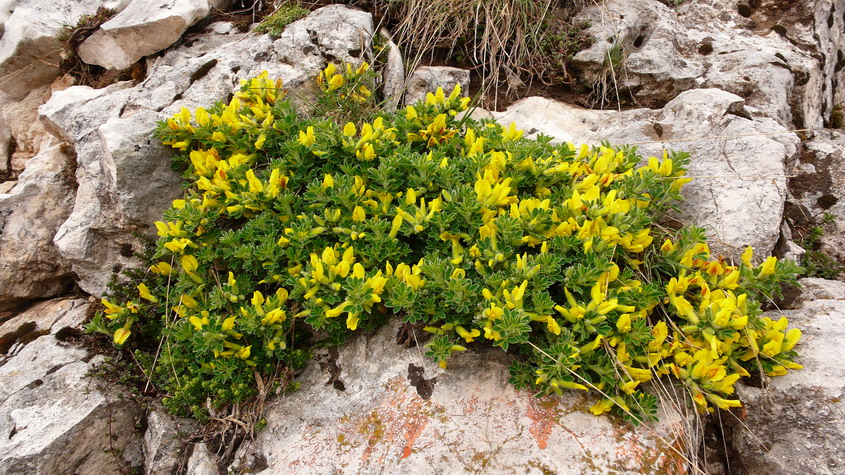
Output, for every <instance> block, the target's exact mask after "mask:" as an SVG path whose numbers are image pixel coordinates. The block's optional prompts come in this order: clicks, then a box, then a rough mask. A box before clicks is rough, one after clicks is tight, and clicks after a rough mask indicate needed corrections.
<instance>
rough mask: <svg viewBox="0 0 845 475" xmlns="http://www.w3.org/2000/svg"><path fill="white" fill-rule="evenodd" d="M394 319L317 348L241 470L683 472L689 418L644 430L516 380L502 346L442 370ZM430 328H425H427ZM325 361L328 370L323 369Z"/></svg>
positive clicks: (238, 461)
mask: <svg viewBox="0 0 845 475" xmlns="http://www.w3.org/2000/svg"><path fill="white" fill-rule="evenodd" d="M400 325H401V324H399V323H398V322H396V321H391V322H389V323H388V324H387V325H386V326H384V327H383V328H382V329H380V330H378V331H377V332H376V333H374V334H371V335H359V336H356V337H354V338H353V339H352V340H351V341H349V342H347V343H346V344H345V345H344V346H343V347H341V348H339V349H338V350H337V353H334V355H336V356H335V357H333V356H332V355H333V352H327V353H324V354H322V355H320V356H318V357H317V360H318V361H316V362H313V363H312V364H310V365H309V367H308V368H307V369H306V370H305V373H304V374H303V375H302V376H301V377H300V382H301V384H302V386H301V389H300V390H298V391H296V392H294V393H292V394H290V395H287V396H284V397H282V398H280V399H277V400H275V401H269V402H268V403H267V405H266V410H267V412H266V419H267V426H266V428H265V429H263V430H262V431H261V432H260V433H259V434H258V435H257V437H256V439H255V440H254V441H253V442H252V443H250V444H244V445H243V446H242V447H241V448H240V449H239V450H238V452H237V454H236V457H235V461H234V463H233V464H232V465H231V466H230V471H234V472H235V473H243V472H249V473H264V474H270V473H292V472H296V473H324V472H335V473H362V472H363V473H371V472H386V473H476V472H481V471H483V472H485V473H515V472H525V471H531V472H534V473H541V472H542V473H588V472H589V473H601V472H610V471H614V472H636V473H665V472H666V471H670V470H683V466H684V465H683V458H682V456H681V455H680V454H678V453H677V452H676V450H675V449H674V448H675V447H681V446H683V442H682V439H684V437H685V435H684V434H685V433H687V432H685V431H686V430H687V429H686V428H685V427H686V426H685V424H684V423H683V419H681V418H680V417H679V416H678V415H677V414H672V413H665V414H662V415H661V416H662V419H661V422H660V423H658V424H657V425H645V426H641V427H639V428H634V427H632V426H629V425H627V424H624V423H622V422H620V421H618V420H615V419H613V418H610V417H596V416H594V415H592V414H590V413H589V411H588V410H587V408H588V407H589V406H590V404H591V403H592V402H591V399H590V398H588V397H586V396H583V395H581V394H575V393H574V392H572V393H566V394H565V395H564V396H562V397H558V398H541V399H538V398H536V397H534V395H533V394H531V393H529V392H522V391H516V390H514V389H513V387H512V386H511V385H510V384H509V383H508V369H507V366H508V364H509V363H508V358H507V355H505V354H504V352H501V351H500V350H498V349H492V348H491V349H489V350H488V351H481V352H473V353H467V354H462V355H461V356H459V357H456V358H453V359H452V360H450V363H449V369H448V370H443V369H441V368H439V367H438V366H437V365H436V364H434V363H433V362H432V361H431V360H430V359H428V358H427V357H425V356H423V354H422V353H423V351H422V350H421V349H420V348H419V347H416V348H405V347H403V346H402V345H399V344H397V341H396V335H397V333H398V331H399V330H400ZM420 337H422V336H420ZM321 368H322V369H321Z"/></svg>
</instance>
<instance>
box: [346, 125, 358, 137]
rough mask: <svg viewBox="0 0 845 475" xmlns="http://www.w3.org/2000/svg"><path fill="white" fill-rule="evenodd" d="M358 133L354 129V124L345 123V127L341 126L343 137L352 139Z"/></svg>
mask: <svg viewBox="0 0 845 475" xmlns="http://www.w3.org/2000/svg"><path fill="white" fill-rule="evenodd" d="M357 133H358V129H356V128H355V124H353V123H352V122H347V123H346V125H344V126H343V135H344V136H346V137H352V136H353V135H355V134H357Z"/></svg>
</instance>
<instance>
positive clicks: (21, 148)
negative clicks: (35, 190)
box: [0, 85, 62, 177]
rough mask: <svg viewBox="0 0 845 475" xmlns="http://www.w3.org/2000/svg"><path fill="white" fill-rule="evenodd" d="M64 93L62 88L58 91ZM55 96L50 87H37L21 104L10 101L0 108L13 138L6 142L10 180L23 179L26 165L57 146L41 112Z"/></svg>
mask: <svg viewBox="0 0 845 475" xmlns="http://www.w3.org/2000/svg"><path fill="white" fill-rule="evenodd" d="M60 89H62V87H61V86H59V87H57V88H56V89H55V90H60ZM53 92H54V89H53V88H52V87H51V86H50V85H45V86H41V87H37V88H35V89H33V90H32V91H31V92H30V93H29V94H27V95H26V97H24V98H23V99H21V100H20V101H8V102H6V103H5V104H2V106H0V116H2V120H3V121H4V122H5V123H6V124H7V127H8V134H9V138H8V139H6V144H7V145H6V151H7V153H8V155H7V156H6V158H7V160H8V161H7V164H8V171H9V174H8V176H10V177H15V176H17V175H19V174H20V173H21V172H22V171H23V170H24V168H26V162H27V161H28V160H29V159H30V158H32V157H34V156H35V155H37V154H38V152H39V151H40V150H41V148H42V147H49V146H50V145H53V144H54V143H55V138H53V137H52V136H50V134H48V133H47V131H46V130H45V129H44V126H43V125H42V124H41V122H39V121H38V108H39V107H40V106H41V105H42V104H44V103H45V102H46V101H47V99H49V98H50V94H52V93H53ZM12 140H13V141H14V144H12V142H11V141H12Z"/></svg>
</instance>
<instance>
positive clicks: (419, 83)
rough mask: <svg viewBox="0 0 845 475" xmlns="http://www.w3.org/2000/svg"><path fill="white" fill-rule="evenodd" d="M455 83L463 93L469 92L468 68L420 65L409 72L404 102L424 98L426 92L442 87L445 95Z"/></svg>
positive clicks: (412, 101) (409, 102)
mask: <svg viewBox="0 0 845 475" xmlns="http://www.w3.org/2000/svg"><path fill="white" fill-rule="evenodd" d="M456 84H460V85H461V90H462V91H463V94H467V93H468V92H469V70H467V69H460V68H453V67H451V66H420V67H418V68H417V69H415V70H414V72H413V73H411V75H410V77H409V78H408V82H407V83H406V85H405V88H406V90H405V100H404V103H405V104H413V103H415V102H417V101H418V100H420V99H422V100H425V95H426V93H429V92H434V91H436V90H437V88H438V87H442V88H443V92H445V93H446V94H447V95H448V94H449V93H450V92H452V89H453V88H454V87H455V85H456Z"/></svg>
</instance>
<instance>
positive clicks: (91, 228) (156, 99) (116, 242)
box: [40, 5, 373, 295]
mask: <svg viewBox="0 0 845 475" xmlns="http://www.w3.org/2000/svg"><path fill="white" fill-rule="evenodd" d="M372 31H373V25H372V17H371V16H370V14H369V13H365V12H362V11H359V10H354V9H351V8H348V7H345V6H342V5H332V6H329V7H324V8H321V9H319V10H317V11H315V12H313V13H312V14H311V15H309V16H308V17H306V18H303V19H301V20H299V21H297V22H294V23H292V24H291V25H289V26H288V27H287V28H286V29H285V31H284V32H283V33H282V35H281V36H280V37H279V38H278V39H277V40H275V41H274V40H273V39H271V38H270V37H269V36H267V35H244V34H232V35H218V34H215V33H208V34H201V35H197V36H196V37H194V38H193V41H191V42H190V44H188V45H186V46H183V47H180V48H176V49H173V50H171V51H169V52H167V53H166V54H165V55H164V56H162V57H160V58H156V60H155V61H154V62H152V63H151V65H150V67H149V70H148V74H147V78H146V79H145V80H144V81H143V82H141V83H140V84H138V85H137V86H135V87H130V85H129V84H128V83H118V84H114V85H112V86H109V87H108V88H105V89H91V88H88V87H84V86H74V87H71V88H69V89H67V90H65V91H62V92H59V93H55V94H53V96H52V97H51V98H50V100H49V101H48V102H47V103H46V104H45V105H44V106H42V107H41V109H40V114H41V120H42V121H43V122H44V123H45V125H46V127H47V129H48V130H49V131H50V132H51V133H53V134H54V135H56V136H58V137H61V138H62V139H63V140H66V141H68V142H70V143H72V144H73V146H74V147H75V149H76V151H77V156H78V162H79V163H78V168H77V180H78V182H79V188H78V191H77V193H76V200H75V204H74V206H73V211H72V212H71V214H70V216H69V217H68V218H67V220H66V221H65V222H64V223H63V224H62V226H61V228H60V229H59V231H58V233H57V234H56V237H55V242H56V246H57V247H58V249H59V251H60V253H61V254H62V256H63V257H65V258H66V259H67V260H68V261H69V262H70V263H71V265H72V267H73V271H74V272H75V273H76V275H77V276H78V278H79V281H78V283H79V285H80V287H81V288H82V289H83V290H85V291H86V292H89V293H91V294H94V295H102V293H103V292H104V291H105V288H106V284H107V283H108V281H109V279H110V276H111V274H112V272H113V271H117V270H120V269H121V268H123V267H126V266H134V265H137V262H136V261H135V260H134V258H133V257H132V254H133V253H134V252H137V251H140V250H141V246H142V243H141V242H139V241H138V240H137V239H136V238H134V237H133V236H132V235H131V234H130V233H131V232H132V231H135V232H138V233H141V234H146V235H147V236H149V237H150V238H154V237H155V230H154V228H153V227H152V222H153V221H154V220H157V219H160V216H161V212H162V211H163V210H164V209H166V208H167V207H168V206H169V204H170V201H171V200H172V199H174V198H176V197H177V196H178V194H179V182H180V178H179V174H178V173H176V172H174V171H172V170H171V169H170V158H171V156H172V151H170V150H168V149H165V148H164V147H162V146H161V145H160V144H159V143H158V142H157V141H156V140H155V139H154V138H153V132H154V130H155V127H156V122H157V121H159V120H164V119H166V118H168V117H170V116H172V115H173V114H175V113H177V112H179V110H180V109H181V108H182V107H187V108H189V109H195V108H197V107H200V106H202V107H208V106H209V105H211V104H213V103H214V102H216V101H219V100H224V99H226V97H227V96H228V95H229V94H231V93H232V91H233V89H235V88H237V87H238V85H239V82H240V79H242V78H248V77H253V76H256V75H258V74H260V73H261V72H262V71H265V70H266V71H268V73H269V74H270V76H271V77H278V78H281V79H282V80H283V82H284V84H285V87H286V88H287V89H288V90H289V92H288V94H289V97H291V98H293V99H294V100H295V101H297V102H298V103H300V104H301V105H303V106H308V105H309V103H310V102H311V99H310V98H312V97H313V92H314V88H315V87H316V86H315V84H314V81H313V79H314V78H315V77H316V76H317V74H318V73H319V71H320V70H321V69H323V68H325V67H326V65H327V64H328V62H329V61H334V62H340V61H347V62H353V63H354V62H360V61H362V60H363V58H364V57H365V56H366V54H367V49H368V48H369V42H370V37H371V36H372Z"/></svg>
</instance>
